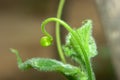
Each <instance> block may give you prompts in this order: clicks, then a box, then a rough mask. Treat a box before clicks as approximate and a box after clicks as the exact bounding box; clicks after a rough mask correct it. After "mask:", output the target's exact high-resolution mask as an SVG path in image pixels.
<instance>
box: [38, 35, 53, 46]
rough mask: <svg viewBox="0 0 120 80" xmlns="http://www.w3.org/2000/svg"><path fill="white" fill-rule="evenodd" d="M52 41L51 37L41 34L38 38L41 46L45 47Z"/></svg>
mask: <svg viewBox="0 0 120 80" xmlns="http://www.w3.org/2000/svg"><path fill="white" fill-rule="evenodd" d="M52 41H53V39H52V38H50V37H48V36H43V37H42V38H41V39H40V44H41V46H43V47H47V46H50V45H51V44H52Z"/></svg>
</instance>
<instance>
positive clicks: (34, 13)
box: [0, 0, 116, 80]
mask: <svg viewBox="0 0 120 80" xmlns="http://www.w3.org/2000/svg"><path fill="white" fill-rule="evenodd" d="M58 3H59V0H0V80H66V79H65V77H63V76H62V75H61V74H58V73H56V72H48V73H47V72H38V71H36V70H33V69H32V70H29V71H20V70H19V69H18V67H17V62H16V57H15V55H13V54H11V53H10V51H9V48H16V49H18V50H19V51H20V54H21V57H22V58H23V59H24V60H26V59H28V58H32V57H49V58H55V59H58V60H59V57H58V54H57V48H56V45H55V44H56V43H55V41H54V43H53V46H50V47H48V48H43V47H41V46H40V45H39V39H40V37H41V36H42V35H43V34H42V33H41V30H40V24H41V22H42V21H43V20H44V19H46V18H48V17H56V12H57V7H58ZM88 18H89V19H92V20H93V26H94V27H93V36H94V38H95V40H96V43H97V46H98V52H99V54H98V56H96V57H95V58H94V59H93V60H92V63H93V68H94V72H95V75H96V80H116V75H115V71H114V68H113V63H112V60H111V55H110V53H111V52H110V49H109V47H108V45H107V41H106V37H105V35H104V30H103V26H102V24H101V20H100V16H99V12H98V10H97V7H96V4H95V1H94V0H66V3H65V6H64V10H63V16H62V19H63V20H65V21H66V22H67V23H68V24H69V25H71V26H73V27H74V28H75V27H79V26H80V25H81V21H82V20H84V19H88ZM47 30H48V31H49V32H50V33H51V35H53V36H54V38H55V32H54V31H55V27H54V24H53V23H50V24H48V27H47ZM61 34H62V36H61V37H62V42H63V43H64V37H65V35H66V34H67V31H66V30H65V29H64V28H61Z"/></svg>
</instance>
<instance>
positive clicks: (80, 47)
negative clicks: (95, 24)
mask: <svg viewBox="0 0 120 80" xmlns="http://www.w3.org/2000/svg"><path fill="white" fill-rule="evenodd" d="M73 31H74V34H75V36H73V33H68V35H67V37H66V44H65V45H64V46H63V50H64V52H65V54H66V55H67V56H72V57H73V58H74V59H76V58H79V60H81V62H82V63H83V61H84V55H83V54H84V53H85V52H86V53H87V57H88V58H91V57H94V56H95V55H97V48H96V43H95V41H94V39H93V37H92V21H91V20H86V21H84V22H83V25H82V26H81V27H80V28H78V29H74V30H73ZM84 51H85V52H84ZM77 60H78V59H77Z"/></svg>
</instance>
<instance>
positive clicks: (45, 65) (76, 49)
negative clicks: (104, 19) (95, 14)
mask: <svg viewBox="0 0 120 80" xmlns="http://www.w3.org/2000/svg"><path fill="white" fill-rule="evenodd" d="M64 2H65V1H64V0H60V4H59V8H58V13H57V17H56V18H53V17H52V18H47V19H46V20H44V21H43V22H42V24H41V30H42V32H43V34H44V36H43V37H42V38H41V39H40V44H41V45H42V46H50V45H51V44H52V42H53V37H52V36H51V35H50V34H49V33H48V32H47V31H46V29H45V26H46V25H47V24H48V23H49V22H53V21H54V22H56V40H57V47H58V52H59V56H60V58H61V61H58V60H54V59H49V58H32V59H29V60H27V61H25V62H22V59H21V57H20V56H19V52H18V51H17V50H16V49H11V52H12V53H15V54H16V57H17V62H18V67H19V68H20V69H21V70H27V69H30V68H34V69H36V70H38V71H56V72H59V73H61V74H63V75H64V76H65V77H66V78H67V79H68V80H95V76H94V72H93V70H92V66H91V58H92V57H94V56H96V55H97V49H96V43H95V41H94V39H93V37H92V21H91V20H89V19H87V20H84V21H83V22H82V26H81V27H79V28H77V29H72V27H71V26H69V25H68V24H67V23H66V22H64V21H63V20H61V14H62V9H63V5H64ZM60 25H62V27H64V28H65V29H66V30H67V31H68V35H67V36H66V43H65V44H64V45H63V46H62V45H61V41H60ZM63 52H64V54H63ZM64 55H65V56H67V57H70V58H71V59H72V60H74V61H75V62H76V63H77V64H78V65H77V66H75V65H71V64H68V63H67V62H66V60H65V57H64Z"/></svg>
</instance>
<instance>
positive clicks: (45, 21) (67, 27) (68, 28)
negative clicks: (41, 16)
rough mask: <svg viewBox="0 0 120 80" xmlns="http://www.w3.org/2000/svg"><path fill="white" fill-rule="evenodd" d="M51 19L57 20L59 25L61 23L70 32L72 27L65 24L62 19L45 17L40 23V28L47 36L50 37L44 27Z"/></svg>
mask: <svg viewBox="0 0 120 80" xmlns="http://www.w3.org/2000/svg"><path fill="white" fill-rule="evenodd" d="M52 21H55V22H58V23H60V24H61V25H63V27H65V28H66V29H67V30H68V31H69V32H72V31H73V30H72V28H71V27H70V26H69V25H68V24H67V23H65V22H64V21H62V20H60V19H58V18H47V19H46V20H44V21H43V22H42V24H41V30H42V32H43V33H44V34H45V35H46V36H48V37H51V35H50V34H49V33H48V32H47V31H46V29H45V26H46V25H47V24H48V23H49V22H52Z"/></svg>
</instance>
